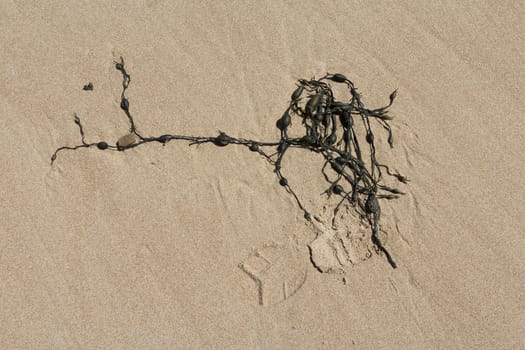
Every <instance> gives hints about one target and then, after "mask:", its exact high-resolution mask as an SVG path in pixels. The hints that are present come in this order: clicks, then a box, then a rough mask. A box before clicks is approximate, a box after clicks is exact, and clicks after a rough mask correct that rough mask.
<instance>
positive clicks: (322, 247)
mask: <svg viewBox="0 0 525 350" xmlns="http://www.w3.org/2000/svg"><path fill="white" fill-rule="evenodd" d="M313 226H314V230H315V231H316V233H317V237H316V238H315V239H314V240H313V241H312V242H311V243H310V244H309V245H308V247H309V248H310V258H311V260H312V263H313V264H314V266H315V268H316V269H317V270H319V271H320V272H324V273H342V272H344V271H345V270H346V269H347V268H348V267H350V266H352V265H356V264H358V263H359V262H361V261H364V260H367V259H368V258H370V256H371V251H370V247H369V244H368V239H367V238H365V235H363V234H351V231H350V230H349V228H348V227H341V228H338V229H334V228H332V227H328V225H326V223H325V222H324V221H323V220H322V219H319V218H315V220H314V222H313ZM357 231H361V230H357Z"/></svg>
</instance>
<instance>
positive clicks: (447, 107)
mask: <svg viewBox="0 0 525 350" xmlns="http://www.w3.org/2000/svg"><path fill="white" fill-rule="evenodd" d="M189 3H190V2H182V1H180V2H178V3H175V2H169V1H136V2H134V4H128V5H124V3H123V2H121V1H119V2H116V1H115V2H112V4H108V2H106V1H98V2H80V1H77V2H68V1H46V2H40V4H39V5H38V6H36V7H35V6H33V5H31V4H30V2H28V1H25V2H21V1H13V0H3V1H1V2H0V42H1V43H2V44H1V48H2V49H1V51H0V62H1V63H0V123H1V124H0V125H1V128H0V130H1V131H0V133H1V141H0V142H1V149H2V152H1V153H0V158H1V159H0V160H1V164H2V169H3V170H2V177H1V180H0V186H1V189H2V196H1V199H0V221H1V224H0V348H2V349H14V348H17V349H29V348H33V349H51V348H54V349H84V348H85V349H102V348H106V349H167V348H172V349H211V348H214V349H525V335H524V334H525V333H524V332H523V330H524V328H525V293H524V284H525V241H524V231H525V230H524V229H525V219H524V217H525V213H524V208H525V206H524V205H523V202H524V198H525V186H524V180H523V170H524V164H525V163H524V162H523V154H524V152H525V146H524V145H525V142H524V141H525V139H524V137H523V130H524V129H525V125H524V122H523V121H524V112H525V110H524V107H523V106H524V103H523V102H524V98H523V96H524V95H525V83H524V82H525V76H524V72H525V70H524V69H523V68H524V66H525V65H524V52H525V42H524V41H525V40H524V36H523V33H524V32H525V25H524V24H523V23H524V22H523V18H524V15H525V7H524V5H523V4H522V3H520V2H511V1H508V2H494V1H492V2H491V1H484V2H477V1H476V2H475V1H460V2H458V1H442V2H439V3H433V2H428V3H423V2H421V1H397V2H386V1H385V2H374V3H370V2H367V1H351V2H348V1H338V2H330V1H326V2H318V1H307V2H305V1H301V2H289V3H287V4H285V3H281V2H278V1H273V2H269V1H266V2H262V1H260V2H251V4H250V3H249V2H247V1H227V2H224V3H222V4H220V3H218V2H209V3H207V4H202V5H190V4H189ZM120 55H122V56H124V57H125V59H126V64H127V67H128V69H129V71H130V73H131V74H132V84H131V86H130V89H129V90H128V97H129V99H130V103H131V106H132V107H131V108H132V110H133V114H134V115H135V117H136V119H137V123H138V124H139V129H140V130H141V131H143V132H144V133H145V134H149V135H159V134H162V133H165V132H176V133H179V134H187V135H215V134H216V133H217V130H224V131H227V132H228V133H230V134H231V135H236V136H243V137H246V138H257V139H275V138H277V130H276V129H275V124H274V121H275V119H276V117H278V116H279V115H280V113H282V111H283V109H284V108H285V107H286V104H287V102H288V98H289V94H290V92H291V91H293V87H294V82H295V80H296V79H298V78H310V77H311V76H314V75H315V76H320V75H322V74H324V73H326V72H342V73H345V74H347V75H348V76H349V77H350V78H351V79H352V80H353V81H354V83H355V84H356V86H357V87H358V88H359V89H360V91H361V92H362V93H363V95H364V98H365V99H366V102H367V103H368V104H369V105H370V106H380V105H384V104H385V102H386V101H387V96H388V94H389V93H390V92H391V91H392V90H394V89H395V88H397V89H399V94H398V98H397V100H396V103H395V104H394V106H393V108H392V111H393V113H394V114H395V115H396V116H397V118H396V119H395V120H394V121H392V125H393V127H394V132H395V137H396V145H395V148H394V149H393V150H388V149H387V148H386V147H383V148H381V149H380V150H379V152H380V153H379V156H380V158H381V159H382V160H384V161H385V162H386V163H388V164H392V165H394V166H395V167H396V168H397V169H399V171H401V172H402V173H404V174H406V175H407V176H408V177H409V178H410V179H411V180H412V181H411V182H410V184H409V185H408V186H403V187H402V189H403V190H405V191H406V192H407V195H406V196H404V197H403V198H401V199H399V200H397V201H392V202H388V203H385V204H384V205H383V220H382V227H383V229H384V230H385V231H386V232H388V236H387V242H386V245H387V246H388V248H389V250H390V251H391V252H392V254H393V255H394V257H395V259H396V260H397V262H398V265H399V268H398V269H397V270H393V269H392V268H391V267H390V266H389V265H388V263H387V262H386V260H385V259H384V257H383V256H380V255H377V254H375V253H374V254H373V255H372V256H371V257H370V258H367V255H366V254H365V255H364V257H363V256H362V253H363V251H361V250H360V248H359V247H358V248H355V251H350V253H351V254H354V257H353V261H354V262H355V264H351V263H348V261H346V265H344V264H343V265H344V266H341V267H340V268H339V269H335V270H334V269H332V272H331V273H320V272H319V271H318V270H317V269H316V268H314V266H313V265H312V263H311V261H310V256H309V250H308V246H307V245H308V244H309V243H311V241H312V240H313V239H314V238H315V237H316V234H318V235H320V236H321V234H325V236H323V237H321V238H322V240H328V241H329V240H330V239H332V238H333V235H334V234H335V233H334V232H331V233H330V232H328V233H327V231H326V227H325V231H324V233H323V224H322V223H319V224H318V225H317V227H312V226H308V225H305V222H304V220H303V219H302V215H301V212H300V211H299V210H298V208H297V206H296V204H295V202H294V201H293V199H292V198H291V196H289V195H288V194H287V193H286V192H285V191H284V190H283V189H282V188H281V187H280V186H279V185H278V184H277V181H276V179H275V176H274V175H273V174H272V171H271V168H270V166H269V165H268V164H267V163H265V161H264V160H263V159H261V158H260V157H257V156H256V155H254V154H253V153H250V152H247V151H246V150H245V149H241V148H239V147H237V148H236V147H225V148H218V147H214V146H213V145H202V146H200V147H191V148H189V147H188V146H187V144H185V143H183V142H172V143H170V144H168V145H167V146H166V147H162V146H161V145H160V144H151V145H146V146H144V147H139V148H136V149H133V150H128V151H126V152H120V153H119V152H107V151H106V152H100V151H97V150H95V149H89V150H80V151H77V152H69V153H63V154H62V155H61V156H60V157H59V159H58V160H57V162H56V163H55V164H54V165H53V166H50V164H49V158H50V155H51V154H52V152H53V151H54V150H55V149H56V148H57V147H59V146H62V145H73V144H77V143H78V142H79V136H78V129H77V126H76V125H75V124H74V123H73V121H72V119H73V113H77V114H78V115H79V116H80V117H81V118H82V120H83V122H84V126H85V128H86V133H87V136H88V138H89V139H90V141H93V140H108V141H111V142H115V141H116V140H117V139H118V138H119V137H121V136H123V135H124V134H125V133H126V131H127V120H126V117H125V116H124V114H123V113H122V112H121V111H120V109H119V106H118V105H119V95H120V87H121V86H120V84H121V80H120V79H121V77H120V76H119V73H118V72H117V71H116V70H115V69H114V65H113V62H112V61H113V60H114V59H116V58H118V57H119V56H120ZM88 82H93V84H94V90H93V91H91V92H86V91H83V90H82V86H83V85H84V84H87V83H88ZM317 165H318V163H317V162H316V158H315V157H314V156H312V155H308V154H305V153H304V152H297V154H296V156H294V157H293V159H290V160H289V161H288V163H287V164H285V166H287V167H288V169H289V170H287V171H288V173H289V174H290V176H289V180H290V182H291V183H293V184H294V185H295V187H296V188H297V192H298V193H299V195H300V196H302V197H301V198H303V199H304V201H305V203H306V205H307V207H308V209H310V210H311V211H312V212H315V213H316V214H317V215H318V216H320V217H321V218H322V217H323V215H325V214H326V211H327V210H329V209H330V206H331V205H332V204H333V203H331V202H327V201H326V199H325V198H323V197H321V196H320V195H319V193H320V192H321V190H322V188H323V179H322V177H320V176H318V174H319V173H318V170H319V169H318V167H317ZM325 206H326V207H325ZM348 220H349V222H353V221H352V217H351V216H349V217H348ZM357 230H359V228H357ZM328 231H329V230H328ZM330 235H332V236H330ZM321 238H320V239H321ZM317 244H318V245H319V244H320V243H317ZM350 245H352V243H351V242H350ZM324 247H325V248H326V246H324ZM315 249H317V250H316V251H315V252H317V254H318V257H317V259H318V260H319V259H320V260H319V261H321V260H322V264H321V263H320V264H321V265H323V264H324V265H323V266H325V270H330V269H329V268H326V267H327V266H328V267H330V264H332V265H333V264H337V262H336V260H333V259H335V258H337V257H335V258H334V256H332V257H331V258H330V254H328V255H326V251H325V252H323V244H320V245H319V247H317V248H315V245H314V250H315ZM334 249H336V251H338V252H339V254H345V251H344V250H341V247H339V248H337V247H335V248H334ZM338 249H339V250H338ZM323 254H325V255H324V256H323ZM360 254H361V255H360ZM323 259H324V260H323ZM330 259H332V260H330ZM350 260H352V259H350ZM363 260H364V261H363Z"/></svg>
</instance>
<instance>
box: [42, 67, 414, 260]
mask: <svg viewBox="0 0 525 350" xmlns="http://www.w3.org/2000/svg"><path fill="white" fill-rule="evenodd" d="M114 63H115V68H116V69H117V70H118V71H119V72H120V73H121V74H122V93H121V100H120V108H121V109H122V110H123V111H124V113H125V114H126V116H127V118H128V121H129V125H130V128H129V134H128V135H125V136H123V137H121V138H120V139H119V140H118V141H117V142H116V144H115V145H112V144H109V143H107V142H105V141H99V142H94V143H87V142H86V140H85V134H84V129H83V127H82V123H81V121H80V118H79V117H78V116H77V115H76V114H75V115H74V121H75V123H76V124H77V125H78V127H79V131H80V137H81V142H82V143H81V144H80V145H76V146H72V147H70V146H63V147H60V148H58V149H57V150H56V151H55V152H54V153H53V155H52V157H51V164H52V163H53V162H54V161H55V160H56V158H57V155H58V154H59V153H60V152H61V151H65V150H77V149H80V148H90V147H96V148H98V149H99V150H113V151H124V150H126V149H130V148H135V147H139V146H141V145H143V144H146V143H150V142H159V143H161V144H163V145H166V144H167V143H168V142H170V141H172V140H184V141H187V142H188V143H189V145H190V146H191V145H196V144H203V143H213V144H214V145H216V146H219V147H224V146H228V145H240V146H244V147H247V148H248V149H249V150H250V151H252V152H257V153H258V154H260V155H261V156H263V157H264V158H265V159H266V160H267V161H268V162H269V163H270V164H271V165H272V166H273V168H274V172H275V174H276V176H277V178H278V180H279V184H280V185H281V186H282V187H284V188H285V189H286V191H287V192H288V193H290V194H291V195H292V196H293V197H294V199H295V201H296V202H297V204H298V206H299V208H300V209H301V210H302V211H303V212H304V218H305V219H306V220H308V221H312V216H311V214H310V213H309V212H308V211H307V210H306V208H305V207H304V206H303V205H302V203H301V201H300V199H299V196H298V195H297V194H296V193H295V191H294V190H293V188H292V186H291V185H290V184H289V183H288V180H287V178H286V177H285V176H284V175H283V173H282V169H281V163H282V160H283V157H284V156H285V154H286V151H287V150H288V149H289V148H299V149H305V150H309V151H311V152H315V153H318V154H321V155H322V157H323V159H324V164H323V166H322V169H321V172H322V174H323V176H324V178H325V180H326V182H327V183H328V184H329V185H328V188H327V189H326V191H325V193H326V194H327V195H328V196H330V195H337V196H340V201H339V203H338V205H337V206H336V207H335V209H334V220H335V217H336V214H337V212H338V210H339V209H340V207H341V205H342V204H343V203H345V202H346V203H348V204H350V205H351V206H352V207H354V208H355V210H356V211H357V213H358V214H359V215H360V216H361V218H362V219H365V220H366V221H368V223H369V224H370V227H371V231H372V235H371V240H372V243H373V244H374V245H375V247H376V248H377V249H378V250H379V251H380V252H382V253H383V254H384V255H385V256H386V258H387V260H388V262H389V263H390V265H391V266H392V267H393V268H396V267H397V265H396V263H395V261H394V259H393V258H392V256H391V255H390V253H389V252H388V250H387V249H386V248H385V247H384V246H383V244H382V242H381V240H380V238H379V221H380V216H381V208H380V205H379V201H378V200H379V199H395V198H398V197H399V196H400V195H402V194H403V192H401V191H400V190H398V189H396V188H392V187H388V186H386V185H384V184H383V183H382V180H383V174H384V173H383V171H382V170H385V171H386V174H387V175H388V176H391V177H394V178H396V179H397V180H398V181H400V182H402V183H407V182H408V179H407V178H406V177H404V176H403V175H401V174H399V173H398V172H397V171H393V170H392V169H391V168H390V167H388V166H387V165H385V164H381V163H380V162H379V161H378V160H377V158H376V147H375V143H374V142H375V138H374V131H373V128H372V123H376V124H378V125H379V126H380V127H382V128H383V129H385V130H386V132H387V134H388V143H389V145H390V147H393V135H392V129H391V127H390V125H389V123H388V122H389V121H390V120H392V117H391V116H390V115H389V114H388V108H389V107H390V106H391V105H392V104H393V102H394V99H395V97H396V93H397V91H394V92H392V94H390V102H389V104H388V105H386V106H385V107H381V108H376V109H368V108H366V107H365V105H364V103H363V100H362V98H361V95H360V94H359V92H358V91H357V88H356V87H355V86H354V84H353V83H352V81H350V80H349V79H348V78H347V77H346V76H344V75H343V74H339V73H337V74H326V75H325V76H324V77H322V78H320V79H314V78H312V79H310V80H305V79H300V80H298V82H297V86H296V88H295V90H294V91H293V93H292V95H291V99H290V103H289V105H288V107H287V108H286V110H285V111H284V113H283V115H282V116H281V117H280V118H279V119H278V120H277V122H276V127H277V129H278V130H279V131H280V139H279V140H278V141H275V142H263V141H257V140H248V139H244V138H236V137H232V136H230V135H228V134H226V133H225V132H222V131H220V132H219V135H217V136H210V137H204V136H186V135H176V134H163V135H160V136H156V137H151V136H150V137H146V136H143V135H141V134H140V133H139V132H138V131H137V128H136V124H135V119H134V118H133V116H132V115H131V112H130V105H129V101H128V99H127V98H126V96H125V93H126V90H127V89H128V87H129V84H130V82H131V76H130V75H129V73H128V72H127V70H126V68H125V66H124V59H123V58H122V57H121V58H120V61H119V62H114ZM329 82H333V83H336V84H344V85H345V88H346V89H347V90H348V92H349V93H350V96H349V99H348V100H347V101H338V100H336V98H335V96H334V92H333V90H332V88H331V86H330V85H329ZM292 118H293V120H300V121H301V125H302V126H303V128H304V133H303V134H302V135H301V136H300V137H291V136H289V130H290V127H291V124H292ZM356 123H362V124H363V129H362V130H364V132H365V137H364V139H365V140H364V141H366V142H363V140H360V137H359V135H358V128H357V126H356ZM267 148H273V149H276V151H275V152H274V153H271V154H270V153H268V152H267V151H266V150H265V149H267ZM366 148H368V150H366ZM328 166H330V168H331V169H332V170H333V172H334V173H335V178H333V177H331V176H330V174H329V173H327V171H326V169H327V167H328Z"/></svg>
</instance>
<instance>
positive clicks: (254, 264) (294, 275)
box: [239, 244, 307, 306]
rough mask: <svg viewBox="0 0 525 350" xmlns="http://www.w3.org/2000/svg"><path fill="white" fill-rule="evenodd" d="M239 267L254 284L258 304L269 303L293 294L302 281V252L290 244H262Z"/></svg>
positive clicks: (277, 301) (303, 273)
mask: <svg viewBox="0 0 525 350" xmlns="http://www.w3.org/2000/svg"><path fill="white" fill-rule="evenodd" d="M239 267H240V268H241V269H242V270H243V271H244V272H246V273H247V274H248V276H250V277H251V278H252V279H253V280H254V281H255V282H256V284H257V289H258V294H259V304H260V305H263V306H269V305H273V304H277V303H279V302H281V301H284V300H286V299H288V298H289V297H291V296H292V295H294V294H295V293H296V292H297V290H299V288H301V287H302V285H303V284H304V282H305V281H306V270H307V264H306V263H305V259H304V256H301V254H299V252H298V251H297V250H295V249H294V248H292V247H287V246H281V245H278V244H269V245H265V246H263V247H262V248H260V249H258V250H256V251H255V252H253V253H252V254H251V255H250V256H249V257H248V258H247V259H246V260H245V261H244V262H242V263H241V264H240V265H239Z"/></svg>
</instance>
